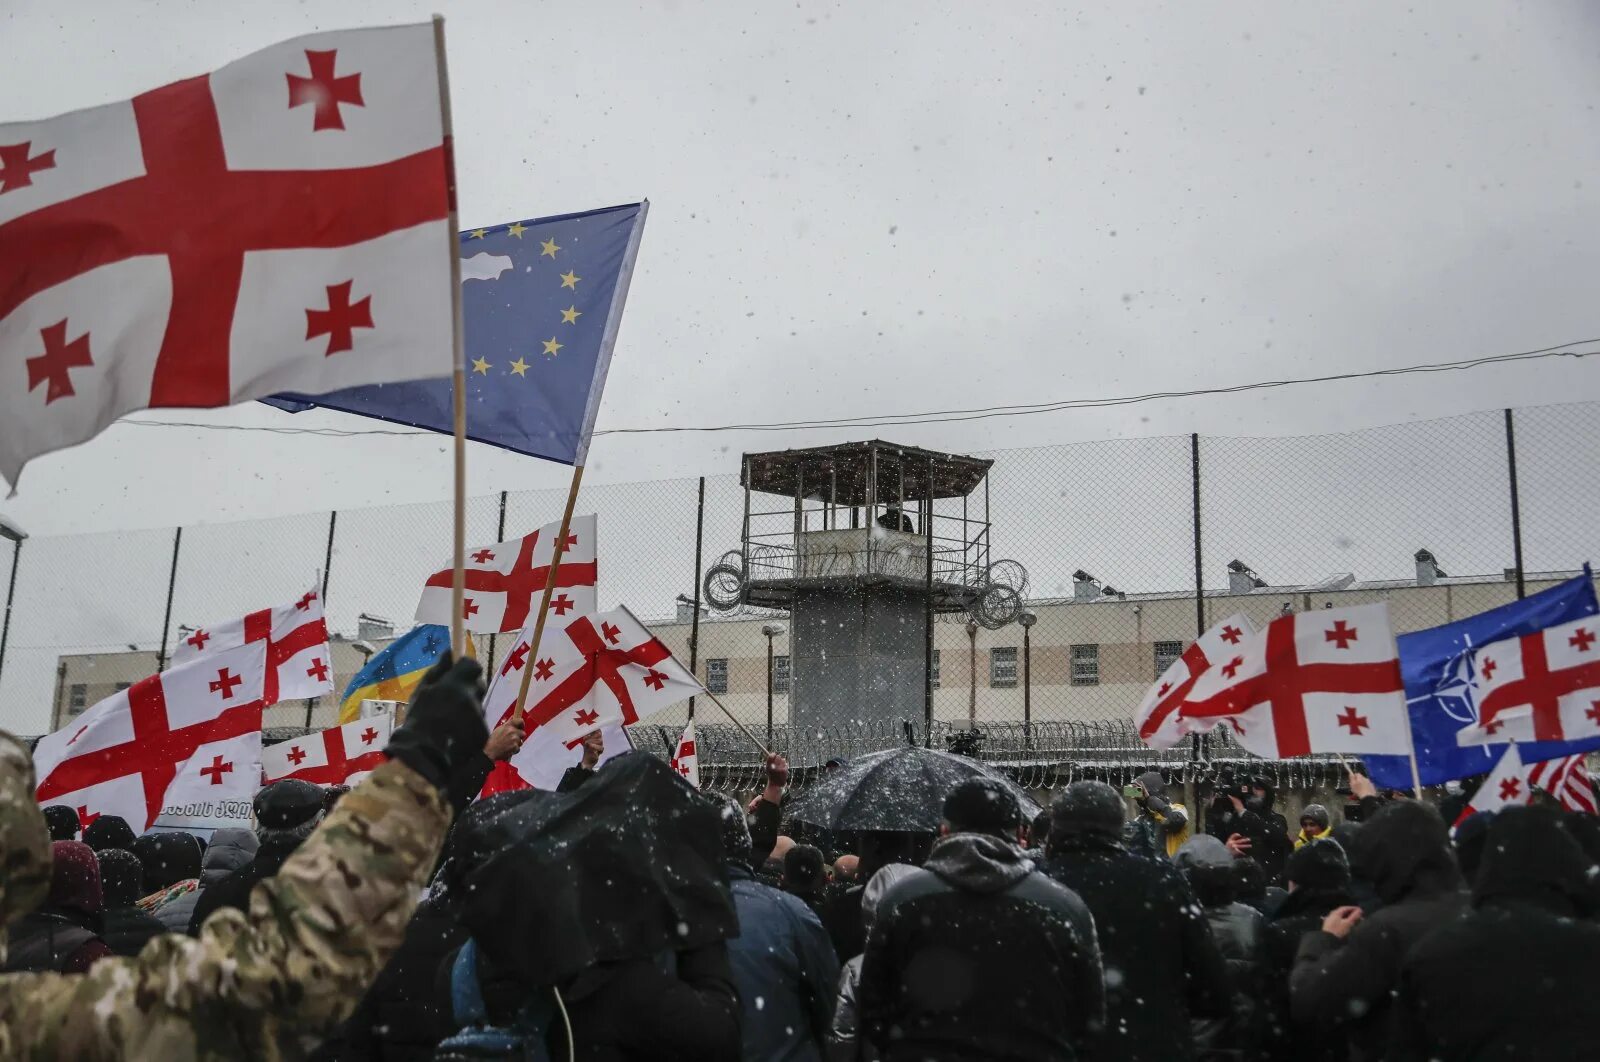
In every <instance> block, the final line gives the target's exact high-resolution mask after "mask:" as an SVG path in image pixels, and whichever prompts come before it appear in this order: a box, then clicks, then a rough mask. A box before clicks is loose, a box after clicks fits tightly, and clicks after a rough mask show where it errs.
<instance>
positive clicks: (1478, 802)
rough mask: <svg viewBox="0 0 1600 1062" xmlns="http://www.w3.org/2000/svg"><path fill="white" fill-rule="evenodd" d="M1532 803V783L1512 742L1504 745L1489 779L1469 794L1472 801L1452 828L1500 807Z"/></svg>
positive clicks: (1526, 768) (1515, 744)
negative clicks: (1481, 813) (1503, 749)
mask: <svg viewBox="0 0 1600 1062" xmlns="http://www.w3.org/2000/svg"><path fill="white" fill-rule="evenodd" d="M1532 802H1533V783H1532V782H1531V781H1530V780H1529V778H1528V767H1527V765H1526V764H1524V763H1523V762H1522V754H1521V753H1520V752H1518V751H1517V743H1516V742H1515V741H1513V742H1511V743H1510V744H1509V745H1507V746H1506V751H1505V752H1504V753H1502V754H1501V756H1500V762H1499V763H1497V764H1495V765H1494V770H1492V771H1490V772H1489V777H1487V778H1485V779H1484V780H1483V784H1482V785H1480V786H1479V787H1478V791H1477V792H1476V793H1474V794H1472V799H1471V800H1470V801H1468V803H1467V806H1466V807H1464V808H1462V809H1461V814H1460V815H1458V816H1456V821H1455V822H1453V823H1451V826H1459V825H1460V824H1461V823H1462V822H1464V821H1465V820H1467V819H1468V818H1471V817H1472V816H1473V815H1476V814H1477V813H1479V812H1482V811H1499V810H1500V809H1501V808H1507V807H1521V806H1522V805H1524V804H1531V803H1532Z"/></svg>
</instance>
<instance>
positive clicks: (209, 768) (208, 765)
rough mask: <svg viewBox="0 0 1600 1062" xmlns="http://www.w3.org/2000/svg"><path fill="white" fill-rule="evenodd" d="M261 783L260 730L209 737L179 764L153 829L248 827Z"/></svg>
mask: <svg viewBox="0 0 1600 1062" xmlns="http://www.w3.org/2000/svg"><path fill="white" fill-rule="evenodd" d="M260 788H261V731H260V730H253V731H251V732H249V733H247V734H238V735H236V736H234V737H228V738H223V739H221V740H219V741H211V742H207V743H206V744H204V745H201V746H199V747H198V748H196V749H195V750H194V755H192V756H190V757H189V758H188V759H187V760H186V761H184V763H183V765H182V766H181V767H179V768H178V770H177V773H176V775H174V777H173V779H172V784H170V785H169V786H167V795H166V797H165V799H163V800H162V802H161V813H160V814H159V815H157V816H156V821H155V822H154V823H153V824H152V828H153V829H157V830H182V831H184V832H186V833H199V834H202V835H209V834H210V831H212V830H218V829H222V828H224V827H236V828H237V827H245V828H248V827H249V825H250V815H251V810H252V805H253V803H254V801H255V795H256V791H257V790H258V789H260Z"/></svg>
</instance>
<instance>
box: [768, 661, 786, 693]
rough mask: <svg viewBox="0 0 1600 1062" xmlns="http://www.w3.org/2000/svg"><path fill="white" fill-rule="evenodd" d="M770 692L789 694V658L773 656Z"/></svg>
mask: <svg viewBox="0 0 1600 1062" xmlns="http://www.w3.org/2000/svg"><path fill="white" fill-rule="evenodd" d="M772 692H773V693H788V692H789V658H788V657H787V656H775V657H773V658H772Z"/></svg>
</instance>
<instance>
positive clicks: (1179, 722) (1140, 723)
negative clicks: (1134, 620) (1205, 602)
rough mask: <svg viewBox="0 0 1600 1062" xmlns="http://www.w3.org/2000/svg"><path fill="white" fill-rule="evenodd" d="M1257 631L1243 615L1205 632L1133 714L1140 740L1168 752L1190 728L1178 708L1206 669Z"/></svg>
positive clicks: (1228, 654)
mask: <svg viewBox="0 0 1600 1062" xmlns="http://www.w3.org/2000/svg"><path fill="white" fill-rule="evenodd" d="M1255 633H1256V629H1255V627H1254V626H1253V625H1252V624H1251V622H1250V621H1249V620H1248V619H1246V618H1245V617H1244V616H1242V615H1240V614H1238V613H1235V614H1234V615H1232V616H1229V617H1228V618H1227V619H1225V620H1223V621H1222V622H1221V623H1219V624H1217V625H1216V626H1214V627H1212V628H1211V629H1210V630H1208V631H1206V632H1205V633H1204V634H1202V635H1201V636H1200V637H1199V638H1197V639H1195V641H1194V643H1193V644H1192V645H1190V646H1189V647H1188V648H1187V649H1185V650H1184V651H1183V654H1182V655H1181V656H1179V657H1178V659H1176V660H1174V661H1173V662H1172V664H1171V665H1170V666H1169V667H1168V668H1167V669H1166V670H1165V671H1163V672H1162V673H1161V677H1160V678H1158V679H1156V681H1155V685H1153V686H1151V687H1150V691H1149V692H1148V693H1146V694H1145V695H1144V700H1143V701H1141V702H1140V703H1139V707H1138V709H1137V710H1136V711H1135V712H1134V715H1133V721H1134V725H1135V726H1136V727H1137V728H1138V731H1139V737H1140V739H1141V740H1143V741H1144V743H1145V744H1146V745H1149V746H1150V747H1151V748H1153V749H1170V748H1171V747H1172V746H1173V745H1175V744H1177V743H1178V740H1179V739H1180V738H1182V737H1183V736H1184V735H1185V734H1187V733H1191V732H1193V728H1192V726H1191V725H1190V724H1189V722H1188V721H1187V720H1185V719H1184V718H1183V716H1182V715H1180V714H1179V712H1178V709H1179V707H1180V706H1181V705H1182V704H1183V700H1184V698H1185V697H1187V696H1188V695H1189V691H1190V690H1191V689H1192V688H1193V687H1194V684H1195V682H1197V681H1198V680H1199V678H1200V676H1201V675H1203V674H1204V673H1205V670H1206V668H1208V667H1210V666H1211V665H1212V664H1213V663H1219V664H1220V663H1222V662H1224V661H1225V660H1226V659H1227V658H1228V657H1229V656H1231V655H1232V654H1233V651H1234V650H1235V649H1237V648H1238V647H1239V646H1241V645H1243V644H1244V640H1245V639H1246V638H1253V637H1255Z"/></svg>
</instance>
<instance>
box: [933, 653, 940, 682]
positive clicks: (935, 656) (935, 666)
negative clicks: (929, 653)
mask: <svg viewBox="0 0 1600 1062" xmlns="http://www.w3.org/2000/svg"><path fill="white" fill-rule="evenodd" d="M933 688H934V689H938V688H939V650H937V649H935V650H934V651H933Z"/></svg>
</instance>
